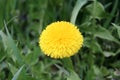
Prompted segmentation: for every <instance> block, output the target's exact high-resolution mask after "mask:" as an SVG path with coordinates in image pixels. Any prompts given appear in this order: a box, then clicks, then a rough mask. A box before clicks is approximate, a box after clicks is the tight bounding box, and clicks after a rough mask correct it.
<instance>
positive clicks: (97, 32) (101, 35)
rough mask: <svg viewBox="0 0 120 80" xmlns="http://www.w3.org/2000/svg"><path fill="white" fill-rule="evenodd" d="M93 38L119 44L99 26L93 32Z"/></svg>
mask: <svg viewBox="0 0 120 80" xmlns="http://www.w3.org/2000/svg"><path fill="white" fill-rule="evenodd" d="M94 36H95V37H99V38H102V39H106V40H109V41H114V42H116V43H118V44H120V42H119V41H118V40H117V39H116V38H115V37H113V36H112V35H111V33H110V32H109V31H108V30H107V29H106V28H104V27H101V26H98V27H97V28H96V30H95V32H94Z"/></svg>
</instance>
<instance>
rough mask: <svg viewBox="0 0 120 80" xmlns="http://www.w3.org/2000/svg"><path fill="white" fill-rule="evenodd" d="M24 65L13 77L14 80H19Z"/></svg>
mask: <svg viewBox="0 0 120 80" xmlns="http://www.w3.org/2000/svg"><path fill="white" fill-rule="evenodd" d="M23 67H24V65H23V66H22V67H21V68H20V69H19V70H18V71H17V72H16V74H15V75H14V76H13V78H12V80H17V79H18V77H19V75H20V73H21V71H22V69H23Z"/></svg>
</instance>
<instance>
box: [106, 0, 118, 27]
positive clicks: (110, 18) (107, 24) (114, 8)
mask: <svg viewBox="0 0 120 80" xmlns="http://www.w3.org/2000/svg"><path fill="white" fill-rule="evenodd" d="M118 3H119V1H118V0H115V3H114V6H113V9H112V11H111V13H110V15H111V17H109V18H108V19H107V21H106V22H105V24H104V27H105V28H108V26H109V24H110V21H111V20H112V18H113V17H114V15H115V12H116V10H117V6H118Z"/></svg>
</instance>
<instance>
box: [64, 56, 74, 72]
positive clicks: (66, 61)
mask: <svg viewBox="0 0 120 80" xmlns="http://www.w3.org/2000/svg"><path fill="white" fill-rule="evenodd" d="M62 61H63V65H64V67H65V68H66V69H67V70H74V67H73V63H72V60H71V58H64V59H62Z"/></svg>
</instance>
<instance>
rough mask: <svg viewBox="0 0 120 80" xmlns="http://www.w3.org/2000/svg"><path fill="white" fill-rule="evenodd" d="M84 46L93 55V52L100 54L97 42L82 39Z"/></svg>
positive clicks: (100, 50) (100, 49)
mask: <svg viewBox="0 0 120 80" xmlns="http://www.w3.org/2000/svg"><path fill="white" fill-rule="evenodd" d="M84 45H85V46H87V47H88V48H90V49H91V51H92V52H93V53H95V52H102V48H101V46H100V45H99V43H98V42H97V40H94V39H91V38H85V39H84Z"/></svg>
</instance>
